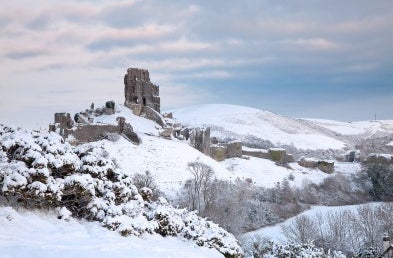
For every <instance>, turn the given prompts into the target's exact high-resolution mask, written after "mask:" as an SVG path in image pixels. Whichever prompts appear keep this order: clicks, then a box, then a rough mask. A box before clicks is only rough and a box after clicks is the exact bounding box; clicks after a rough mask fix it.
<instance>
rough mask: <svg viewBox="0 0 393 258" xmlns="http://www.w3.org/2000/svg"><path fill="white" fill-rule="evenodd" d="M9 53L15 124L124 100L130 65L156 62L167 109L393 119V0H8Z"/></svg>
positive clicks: (4, 21)
mask: <svg viewBox="0 0 393 258" xmlns="http://www.w3.org/2000/svg"><path fill="white" fill-rule="evenodd" d="M0 65H1V69H0V79H1V80H0V94H1V95H0V96H1V98H0V123H7V124H15V125H23V126H29V127H38V126H44V127H45V126H46V124H47V123H48V122H49V121H51V120H52V117H53V112H56V111H60V112H61V111H69V112H77V111H81V110H83V109H85V108H87V107H88V106H90V103H91V102H95V103H96V106H98V105H101V104H103V103H104V101H106V100H109V99H113V100H115V101H116V102H118V103H122V102H123V89H124V86H123V76H124V73H125V71H126V69H127V68H128V67H140V68H145V69H148V70H149V71H150V78H151V80H152V81H153V83H156V84H158V85H160V91H161V102H162V109H164V110H165V109H171V108H176V107H182V106H186V105H192V104H199V103H229V104H236V105H244V106H251V107H256V108H260V109H265V110H269V111H273V112H276V113H280V114H283V115H287V116H291V117H318V118H328V119H336V120H344V121H354V120H368V119H371V118H373V117H374V113H375V112H376V113H377V116H378V118H381V119H393V3H392V0H373V1H371V0H345V1H343V0H329V1H327V0H324V1H321V0H313V1H311V0H296V1H295V0H288V1H277V0H258V1H257V0H255V1H251V0H250V1H247V0H245V1H228V0H221V1H219V0H217V1H181V0H179V1H163V0H157V1H150V0H148V1H132V0H129V1H105V0H94V1H89V0H83V1H81V0H79V1H65V0H62V1H56V0H52V1H49V0H48V1H43V0H35V1H30V0H2V1H1V3H0Z"/></svg>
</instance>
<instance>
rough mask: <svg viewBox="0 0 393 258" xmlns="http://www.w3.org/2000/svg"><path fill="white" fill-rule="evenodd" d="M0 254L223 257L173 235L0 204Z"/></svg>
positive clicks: (28, 255)
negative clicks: (124, 231)
mask: <svg viewBox="0 0 393 258" xmlns="http://www.w3.org/2000/svg"><path fill="white" fill-rule="evenodd" d="M0 228H1V230H0V250H1V253H0V257H4V258H6V257H42V258H45V257H51V258H52V257H86V258H87V257H94V258H100V257H113V258H118V257H119V258H120V257H124V258H125V257H146V258H148V257H149V258H150V257H195V258H196V257H223V255H222V254H220V253H219V252H217V251H216V250H214V249H209V248H206V247H198V246H196V245H195V244H193V243H192V242H189V241H184V240H181V239H179V238H175V237H165V238H164V237H161V236H159V235H145V236H143V237H133V236H130V237H122V236H120V235H119V234H118V233H117V232H113V231H109V230H107V229H105V228H103V227H102V226H101V225H100V224H99V223H98V222H86V221H79V220H76V219H71V220H70V221H64V220H59V219H57V217H56V216H55V214H54V213H53V214H52V213H49V214H48V213H44V212H38V211H26V210H21V211H16V210H15V209H13V208H11V207H0Z"/></svg>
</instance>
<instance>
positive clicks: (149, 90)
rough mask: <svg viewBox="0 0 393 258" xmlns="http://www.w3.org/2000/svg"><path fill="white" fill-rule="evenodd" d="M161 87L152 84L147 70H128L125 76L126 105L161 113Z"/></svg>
mask: <svg viewBox="0 0 393 258" xmlns="http://www.w3.org/2000/svg"><path fill="white" fill-rule="evenodd" d="M159 95H160V93H159V87H158V86H157V85H155V84H153V83H151V82H150V75H149V72H148V71H147V70H144V69H138V68H128V69H127V73H126V74H125V76H124V96H125V105H126V106H128V107H130V108H131V106H132V104H140V105H142V106H147V107H150V108H152V109H154V110H155V111H157V112H158V113H160V97H159Z"/></svg>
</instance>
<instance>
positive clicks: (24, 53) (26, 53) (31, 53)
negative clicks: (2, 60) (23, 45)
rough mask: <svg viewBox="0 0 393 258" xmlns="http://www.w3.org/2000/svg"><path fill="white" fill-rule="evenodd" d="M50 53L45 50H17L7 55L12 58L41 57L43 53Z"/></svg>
mask: <svg viewBox="0 0 393 258" xmlns="http://www.w3.org/2000/svg"><path fill="white" fill-rule="evenodd" d="M46 54H48V53H46V52H44V51H34V50H32V51H29V50H27V51H15V52H9V53H7V54H6V55H5V56H6V57H7V58H10V59H16V60H17V59H27V58H34V57H39V56H42V55H46Z"/></svg>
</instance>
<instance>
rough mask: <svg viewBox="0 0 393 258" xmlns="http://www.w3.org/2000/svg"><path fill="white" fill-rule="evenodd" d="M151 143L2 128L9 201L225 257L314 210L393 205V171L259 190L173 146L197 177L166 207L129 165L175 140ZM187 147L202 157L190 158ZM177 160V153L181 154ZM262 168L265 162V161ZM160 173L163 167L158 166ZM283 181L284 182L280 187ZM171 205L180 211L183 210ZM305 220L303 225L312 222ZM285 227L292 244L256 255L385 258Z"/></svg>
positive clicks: (188, 173)
mask: <svg viewBox="0 0 393 258" xmlns="http://www.w3.org/2000/svg"><path fill="white" fill-rule="evenodd" d="M142 131H143V130H142V129H141V132H142ZM142 138H143V140H144V144H142V146H138V147H135V146H133V147H132V148H130V147H129V145H128V144H129V143H126V142H125V141H122V140H121V139H117V140H116V139H114V140H113V141H116V142H110V141H107V140H103V141H97V142H93V143H87V144H82V145H78V146H71V145H70V144H69V143H67V142H64V140H63V139H62V138H61V137H60V136H59V135H57V134H54V133H43V134H41V133H38V132H32V131H24V130H21V129H15V128H10V127H6V126H0V203H2V204H6V205H11V206H13V207H18V206H23V207H26V208H29V209H31V208H40V209H44V210H56V211H57V213H58V217H59V218H60V219H63V220H66V221H68V220H73V218H78V219H80V218H83V219H86V220H88V221H95V222H97V223H100V224H101V225H102V226H103V227H105V228H107V229H109V230H111V231H115V232H118V233H119V234H120V235H122V236H144V235H152V236H155V235H161V236H173V237H176V238H177V239H184V240H190V241H191V242H193V243H195V245H196V246H205V247H210V248H215V249H217V250H218V251H219V252H221V253H222V254H224V255H226V256H235V257H241V256H242V255H243V250H242V248H241V247H240V244H239V243H238V241H237V240H236V239H235V237H234V236H233V235H232V234H234V235H236V236H238V237H239V236H241V235H243V234H244V233H246V232H250V231H253V230H256V229H259V228H261V227H266V226H273V225H279V224H280V223H283V222H284V221H287V220H288V219H290V218H293V217H295V216H297V215H299V214H301V213H303V212H304V211H307V210H309V209H310V208H312V207H313V206H315V205H329V206H341V205H351V204H361V203H366V202H370V201H391V200H392V199H393V190H392V189H393V169H392V166H391V165H388V164H373V163H369V164H367V163H364V164H363V165H362V167H361V168H360V166H358V165H356V164H355V165H356V166H351V167H349V168H345V166H344V165H343V164H338V165H339V166H338V168H339V170H340V171H341V170H342V171H344V170H348V171H349V170H351V171H352V170H353V169H354V168H355V167H356V169H355V170H356V172H348V173H346V172H342V173H335V174H333V175H329V176H325V177H321V178H319V180H313V176H314V177H315V176H318V177H320V176H319V175H318V174H313V175H312V174H305V175H306V176H305V177H306V178H302V179H301V180H300V177H301V175H300V173H299V172H298V171H297V170H296V169H297V168H296V167H295V169H294V170H293V171H292V172H291V171H289V170H288V171H287V170H286V174H285V177H284V178H283V176H282V174H283V173H278V174H279V175H276V176H275V177H274V178H275V179H276V178H278V179H277V180H275V182H271V183H270V182H269V183H266V184H256V183H255V182H254V181H253V179H252V178H245V177H243V178H241V179H239V178H238V179H234V178H229V177H227V176H222V175H223V172H222V171H221V170H223V169H222V168H223V166H224V165H225V166H235V167H234V171H236V173H235V174H238V172H239V171H240V170H244V169H247V168H248V167H247V166H245V165H244V166H241V164H243V163H242V162H243V160H240V159H238V160H236V159H232V160H228V161H225V162H223V163H217V162H214V161H213V160H210V159H208V158H207V157H202V158H200V159H198V158H196V157H198V156H197V155H196V154H195V153H194V152H196V151H195V150H194V149H191V147H189V146H188V145H186V144H183V143H179V142H177V141H169V142H168V144H173V146H172V147H173V148H174V149H176V148H177V147H182V148H181V149H180V151H181V152H183V151H184V152H185V154H183V153H182V156H181V157H184V159H183V160H181V162H180V161H179V163H182V164H186V168H187V169H186V170H184V169H183V171H182V174H181V175H179V177H181V178H189V179H188V180H183V181H180V182H181V184H177V187H176V188H173V189H175V190H174V191H177V193H176V192H174V191H171V192H170V195H169V196H166V197H167V199H168V200H169V201H167V199H165V198H163V196H164V193H165V194H167V192H168V191H163V192H162V191H160V187H161V186H162V184H160V182H158V183H156V180H155V179H156V178H157V177H156V174H157V171H155V170H153V168H154V167H152V166H150V167H147V168H146V169H149V170H151V172H149V171H146V170H141V168H143V166H142V165H145V163H143V164H142V165H141V164H139V163H138V164H137V163H135V164H134V165H135V166H134V167H132V165H133V162H136V161H134V160H130V159H127V157H129V156H133V155H134V156H135V155H137V154H138V152H140V153H139V155H142V156H143V155H144V154H145V153H149V151H150V149H154V148H153V147H152V146H154V147H156V148H157V149H158V150H157V152H158V151H160V152H162V151H163V150H162V149H159V146H163V144H165V143H167V142H163V141H164V140H162V139H159V138H155V137H149V138H148V137H147V136H144V135H142ZM154 144H156V145H154ZM108 146H109V148H108ZM165 146H167V145H165ZM188 148H189V149H190V151H189V152H192V154H193V155H188V154H189V153H188ZM130 149H132V152H130V153H128V152H127V151H126V150H128V151H130ZM176 150H177V149H176ZM167 152H168V153H169V151H167ZM141 153H142V154H141ZM170 153H172V154H171V155H175V154H176V153H177V154H178V153H179V150H177V152H175V151H173V152H172V151H171V152H170ZM173 153H175V154H173ZM194 154H195V155H194ZM121 155H123V156H121ZM151 155H153V154H151ZM168 155H169V154H168ZM120 156H121V157H120ZM149 157H150V156H149ZM165 157H167V156H165ZM168 157H169V156H168ZM171 157H172V156H171ZM177 159H178V158H177ZM164 160H165V161H167V160H166V159H164V158H162V157H158V158H157V160H156V161H155V162H158V163H157V164H161V163H163V161H164ZM190 160H191V161H190ZM247 161H249V160H247ZM251 161H254V160H251ZM257 161H258V162H257ZM144 162H147V160H145V161H144ZM171 162H172V159H171ZM231 162H232V163H233V164H232V163H231ZM244 162H246V160H245V161H244ZM168 164H173V166H174V167H173V171H170V169H171V168H170V165H167V166H166V167H164V168H162V169H164V170H165V171H168V172H167V174H169V175H171V176H173V177H175V176H176V175H177V174H178V170H180V169H181V168H182V167H183V166H180V165H177V166H176V164H174V163H168ZM222 164H224V165H222ZM252 164H253V163H252ZM255 164H257V165H258V166H259V165H260V164H265V163H259V160H256V161H255ZM255 166H256V165H255ZM271 166H272V170H273V171H275V172H277V171H278V167H276V166H274V167H273V165H271ZM127 167H132V171H131V172H132V173H130V171H127V172H125V169H127ZM156 167H158V168H159V166H158V165H157V166H156ZM249 167H250V168H252V167H253V165H252V166H249ZM269 168H270V167H269ZM344 168H345V169H344ZM220 169H221V170H220ZM279 169H283V168H279ZM228 170H229V168H228ZM136 171H139V172H136ZM167 174H165V175H162V176H167ZM175 174H176V175H175ZM280 175H281V176H280ZM263 176H266V174H261V175H260V177H261V178H262V177H263ZM282 178H283V179H282ZM307 178H309V179H310V180H312V181H308V180H307ZM281 179H282V180H281ZM279 180H281V182H279V183H278V182H277V181H279ZM300 181H301V182H302V183H301V182H300ZM299 182H300V183H299ZM172 204H173V205H175V206H177V207H180V208H174V207H173V206H172ZM189 211H192V212H189ZM197 214H199V215H197ZM375 214H377V213H375ZM378 214H382V212H378ZM200 216H201V217H200ZM202 217H207V218H209V220H211V221H213V222H214V223H213V222H210V221H207V220H206V219H203V218H202ZM385 217H386V216H385ZM354 218H355V217H354V216H352V215H351V216H347V215H345V214H344V215H341V214H340V216H338V215H337V216H333V215H331V216H330V217H323V218H319V217H317V216H312V217H306V221H308V222H310V223H309V224H307V228H309V229H313V228H314V226H320V225H322V223H318V220H319V221H322V220H323V221H324V222H325V224H326V223H327V222H329V221H336V220H337V223H338V222H339V221H346V222H345V223H347V222H348V223H349V221H351V220H353V221H356V220H355V219H354ZM301 219H303V220H304V217H301ZM301 219H299V221H300V222H301V221H302V220H301ZM378 219H380V218H378ZM386 221H387V222H386V223H385V224H384V225H385V226H378V227H375V231H374V232H373V236H375V239H376V238H377V237H378V236H382V234H383V233H384V232H383V231H384V230H385V229H386V228H387V227H386V225H392V226H393V223H391V221H392V218H391V216H387V217H386ZM295 222H296V221H295ZM295 222H294V223H295ZM300 222H299V223H300ZM215 223H218V224H219V225H220V226H221V227H222V228H221V227H219V226H218V225H217V224H215ZM351 223H352V222H351ZM353 223H355V222H353ZM389 223H391V224H389ZM358 224H360V223H359V222H358ZM313 225H314V226H313ZM348 225H354V224H348ZM286 226H287V228H286V229H285V228H283V229H284V231H285V230H286V234H287V235H288V237H287V239H288V240H292V241H293V242H292V243H279V242H277V241H275V240H271V239H265V238H258V239H256V240H255V241H251V244H250V241H249V242H245V243H243V248H244V249H245V252H246V254H247V256H251V257H252V256H254V257H287V256H288V255H293V256H295V257H298V256H300V257H301V256H303V257H343V254H351V255H357V254H365V253H367V252H368V253H372V254H380V252H381V250H382V247H381V242H380V238H379V240H378V241H374V242H373V244H370V242H369V241H367V238H366V237H363V236H361V235H360V234H358V233H357V235H356V236H359V237H358V238H357V240H356V242H355V240H354V239H353V238H351V239H350V238H343V240H342V241H339V242H332V241H331V240H328V239H329V237H330V236H331V234H330V233H329V234H330V235H329V234H328V233H326V232H328V231H326V232H325V233H321V230H317V231H316V233H315V232H314V233H315V234H309V235H308V236H309V237H307V238H305V239H306V240H307V241H303V240H300V241H299V239H296V236H297V235H296V234H297V233H292V236H291V233H289V232H291V230H292V229H293V228H295V229H296V224H293V225H292V224H290V225H288V224H286ZM324 228H325V227H324ZM390 228H391V227H390ZM354 229H355V228H354V227H353V230H354ZM280 230H281V229H280ZM292 231H293V230H292ZM228 232H230V233H228ZM358 232H360V231H358ZM389 232H390V233H393V232H391V231H389ZM352 235H353V234H352ZM351 241H352V242H351ZM335 243H337V244H335ZM327 250H330V252H328V251H327ZM340 251H341V252H340ZM261 255H262V256H261ZM360 257H367V256H360ZM369 257H373V256H369Z"/></svg>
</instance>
